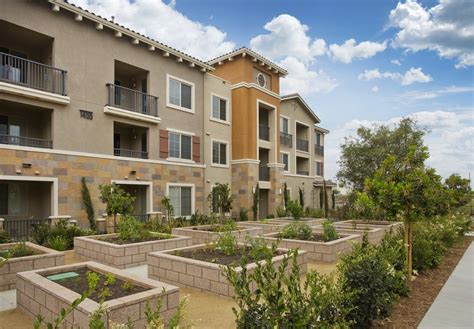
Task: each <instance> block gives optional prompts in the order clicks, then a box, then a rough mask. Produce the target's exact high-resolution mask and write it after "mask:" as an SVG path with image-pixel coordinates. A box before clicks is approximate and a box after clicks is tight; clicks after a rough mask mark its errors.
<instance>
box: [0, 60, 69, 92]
mask: <svg viewBox="0 0 474 329" xmlns="http://www.w3.org/2000/svg"><path fill="white" fill-rule="evenodd" d="M0 81H6V82H9V83H14V84H17V85H21V86H24V87H28V88H33V89H38V90H42V91H46V92H50V93H54V94H59V95H66V71H64V70H61V69H58V68H55V67H52V66H49V65H45V64H41V63H37V62H33V61H30V60H28V59H24V58H21V57H17V56H12V55H9V54H5V53H1V52H0Z"/></svg>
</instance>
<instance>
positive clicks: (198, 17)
mask: <svg viewBox="0 0 474 329" xmlns="http://www.w3.org/2000/svg"><path fill="white" fill-rule="evenodd" d="M69 1H70V2H72V3H74V4H77V5H79V6H81V7H83V8H88V9H90V10H92V11H93V12H95V13H98V14H100V15H102V16H104V17H107V18H110V17H111V16H114V17H115V21H116V22H118V23H120V24H123V25H125V26H127V27H130V28H132V29H133V30H136V31H138V32H141V33H143V34H145V35H147V36H150V37H152V38H154V39H157V40H159V41H161V42H163V43H165V44H167V45H170V46H173V47H175V48H177V49H180V50H182V51H184V52H186V53H188V54H191V55H193V56H196V57H197V58H199V59H202V60H209V59H212V58H214V57H217V56H218V55H221V54H223V53H226V52H228V51H231V50H233V49H236V48H239V47H241V46H247V47H249V48H251V49H253V50H255V51H257V52H259V53H261V54H262V55H264V56H265V57H267V58H269V59H271V60H273V61H274V62H276V63H277V64H279V65H280V66H282V67H283V68H285V69H287V70H288V72H289V74H288V76H287V77H286V78H284V79H282V81H281V94H288V93H293V92H298V93H299V94H300V95H302V97H303V98H304V99H305V100H306V101H307V103H308V104H309V105H310V106H311V108H312V109H313V111H314V112H315V113H316V114H317V115H318V116H319V118H320V119H321V124H320V125H321V126H322V127H324V128H327V129H329V130H330V133H329V135H328V136H327V138H326V142H325V148H326V151H325V162H326V164H325V171H326V172H325V176H326V178H327V179H334V178H335V175H336V173H337V170H338V165H337V161H338V159H339V155H340V145H341V143H343V142H344V139H345V138H346V137H347V138H351V136H352V137H353V136H355V132H356V129H357V128H358V127H359V126H361V125H365V126H372V125H380V124H388V125H393V124H394V123H396V122H397V121H398V120H400V118H403V117H413V118H415V119H416V120H417V122H418V124H419V125H420V126H422V127H424V128H426V129H428V130H429V133H428V134H427V135H426V137H425V143H426V145H427V146H428V147H429V149H430V155H431V156H430V159H429V160H428V165H429V166H432V167H434V168H436V169H437V170H438V172H439V173H440V174H441V175H442V176H444V177H447V176H449V175H450V174H451V173H459V174H461V175H462V176H464V177H468V175H469V172H472V171H473V169H474V146H473V140H474V19H473V17H474V0H427V1H423V0H417V1H415V0H406V1H400V2H399V1H392V0H359V1H357V0H291V1H290V0H69ZM473 174H474V173H473Z"/></svg>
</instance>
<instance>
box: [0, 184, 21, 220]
mask: <svg viewBox="0 0 474 329" xmlns="http://www.w3.org/2000/svg"><path fill="white" fill-rule="evenodd" d="M26 195H27V190H26V184H23V183H1V184H0V215H13V216H15V215H17V216H18V215H24V214H26Z"/></svg>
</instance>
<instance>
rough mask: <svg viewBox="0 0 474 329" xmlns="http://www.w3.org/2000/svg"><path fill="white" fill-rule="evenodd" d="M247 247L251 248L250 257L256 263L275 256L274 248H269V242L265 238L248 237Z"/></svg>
mask: <svg viewBox="0 0 474 329" xmlns="http://www.w3.org/2000/svg"><path fill="white" fill-rule="evenodd" d="M247 245H249V246H250V252H249V254H250V257H252V259H253V260H255V261H259V260H261V259H263V258H264V259H267V258H272V257H273V256H274V255H273V251H272V248H270V247H269V246H268V243H267V241H266V240H265V239H263V238H252V237H248V239H247Z"/></svg>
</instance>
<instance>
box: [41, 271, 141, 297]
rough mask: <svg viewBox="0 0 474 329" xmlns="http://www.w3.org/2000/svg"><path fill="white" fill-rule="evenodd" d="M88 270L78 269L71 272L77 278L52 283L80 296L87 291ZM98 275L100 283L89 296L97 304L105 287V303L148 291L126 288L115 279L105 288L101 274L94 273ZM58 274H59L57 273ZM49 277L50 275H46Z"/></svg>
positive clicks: (132, 285) (132, 286)
mask: <svg viewBox="0 0 474 329" xmlns="http://www.w3.org/2000/svg"><path fill="white" fill-rule="evenodd" d="M88 271H89V270H88V269H87V268H84V269H79V270H75V271H73V272H76V273H78V274H79V276H76V277H73V278H67V279H63V280H58V281H54V282H56V283H57V284H59V285H61V286H63V287H65V288H68V289H70V290H72V291H74V292H77V293H78V294H80V295H82V294H83V293H84V292H86V291H87V290H89V283H88V282H87V276H86V273H87V272H88ZM92 272H95V271H92ZM95 273H97V274H99V276H100V278H101V279H100V281H99V283H98V284H97V288H96V289H95V291H94V292H93V293H92V294H91V295H90V296H89V298H90V299H92V300H93V301H95V302H97V303H99V302H100V299H101V297H100V293H101V292H102V291H103V290H104V288H105V287H106V288H107V289H108V290H109V291H110V295H109V296H107V297H106V298H105V301H108V300H112V299H117V298H120V297H125V296H129V295H133V294H136V293H139V292H143V291H146V290H149V289H150V288H145V287H141V286H137V285H134V284H131V285H129V286H128V287H127V286H126V285H125V286H124V283H125V281H124V280H122V279H119V278H115V282H114V283H113V284H109V285H107V286H105V285H104V283H105V276H104V275H103V274H101V273H98V272H95ZM58 274H59V273H58ZM48 275H51V274H48Z"/></svg>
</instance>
